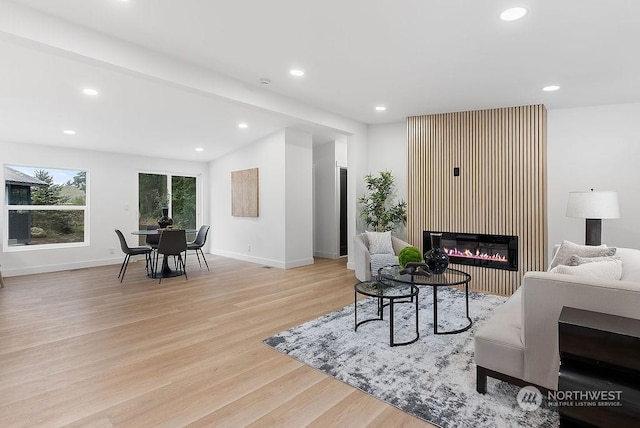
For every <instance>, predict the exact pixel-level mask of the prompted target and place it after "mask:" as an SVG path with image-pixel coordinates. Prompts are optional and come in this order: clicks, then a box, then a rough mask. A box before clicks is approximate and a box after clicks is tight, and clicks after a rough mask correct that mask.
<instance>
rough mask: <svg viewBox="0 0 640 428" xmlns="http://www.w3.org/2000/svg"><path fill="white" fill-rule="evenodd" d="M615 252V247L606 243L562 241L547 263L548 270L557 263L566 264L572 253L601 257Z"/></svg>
mask: <svg viewBox="0 0 640 428" xmlns="http://www.w3.org/2000/svg"><path fill="white" fill-rule="evenodd" d="M615 253H616V249H615V248H609V247H607V246H606V245H600V246H593V245H580V244H575V243H573V242H570V241H562V244H561V245H560V248H558V251H557V252H556V255H555V257H554V258H553V260H552V261H551V264H550V265H549V271H551V269H553V268H554V267H556V266H558V265H566V264H567V263H568V262H569V260H570V259H571V256H573V255H576V256H580V257H603V256H613V255H614V254H615Z"/></svg>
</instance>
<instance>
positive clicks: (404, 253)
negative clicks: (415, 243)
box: [398, 246, 422, 268]
mask: <svg viewBox="0 0 640 428" xmlns="http://www.w3.org/2000/svg"><path fill="white" fill-rule="evenodd" d="M421 261H422V253H421V252H420V250H418V249H417V248H416V247H411V246H409V247H404V248H403V249H402V250H400V253H398V263H400V266H402V267H403V268H404V267H406V266H407V263H411V262H415V263H420V262H421Z"/></svg>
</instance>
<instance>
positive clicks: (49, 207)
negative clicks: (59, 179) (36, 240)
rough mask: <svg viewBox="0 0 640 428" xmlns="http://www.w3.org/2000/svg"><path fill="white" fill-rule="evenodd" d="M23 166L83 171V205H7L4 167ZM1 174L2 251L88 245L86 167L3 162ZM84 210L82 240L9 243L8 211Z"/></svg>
mask: <svg viewBox="0 0 640 428" xmlns="http://www.w3.org/2000/svg"><path fill="white" fill-rule="evenodd" d="M5 166H7V167H9V168H11V167H24V168H35V169H42V170H52V169H56V170H67V171H78V172H80V171H82V172H84V173H85V199H84V205H9V195H8V194H7V192H6V189H7V185H6V180H7V178H6V176H5V174H4V167H5ZM2 171H3V172H2V175H3V177H4V179H3V184H4V190H3V192H4V200H3V203H2V205H3V215H4V219H3V223H4V224H3V230H4V235H3V242H2V250H3V251H4V252H20V251H36V250H52V249H64V248H78V247H88V246H90V245H91V242H90V230H89V229H90V228H89V220H90V218H91V217H90V215H89V205H90V204H89V198H90V175H91V174H90V171H89V170H88V169H86V168H71V167H53V166H34V165H25V164H16V163H4V164H3V166H2ZM82 210H84V216H83V222H84V228H83V229H84V239H83V241H82V242H59V243H52V244H36V245H9V212H10V211H82Z"/></svg>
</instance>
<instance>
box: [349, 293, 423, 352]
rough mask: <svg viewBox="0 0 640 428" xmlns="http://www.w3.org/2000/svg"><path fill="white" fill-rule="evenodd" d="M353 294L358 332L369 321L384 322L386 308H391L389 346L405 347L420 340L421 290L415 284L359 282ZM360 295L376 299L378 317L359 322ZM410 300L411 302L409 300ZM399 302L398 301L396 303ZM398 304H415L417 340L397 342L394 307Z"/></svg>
mask: <svg viewBox="0 0 640 428" xmlns="http://www.w3.org/2000/svg"><path fill="white" fill-rule="evenodd" d="M353 289H354V290H355V291H354V293H353V296H354V298H353V300H354V320H355V330H356V331H358V327H359V326H361V325H362V324H364V323H367V322H369V321H383V320H384V318H383V309H384V307H385V306H389V345H390V346H403V345H409V344H411V343H414V342H415V341H416V340H418V339H419V338H420V332H419V331H418V293H419V292H420V289H418V287H416V286H415V285H413V284H410V283H405V282H397V283H396V282H394V281H387V282H386V283H382V282H378V281H365V282H359V283H357V284H356V285H354V287H353ZM358 294H362V295H364V296H368V297H375V298H376V299H377V301H378V317H377V318H369V319H366V320H363V321H360V322H358ZM385 299H386V300H388V301H389V303H384V300H385ZM398 299H403V300H398ZM407 299H409V300H407ZM396 300H398V301H396ZM396 303H414V304H415V309H416V337H415V339H412V340H409V341H407V342H396V341H395V340H394V334H393V306H394V304H396Z"/></svg>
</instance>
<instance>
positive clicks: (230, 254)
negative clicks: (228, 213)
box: [209, 248, 287, 269]
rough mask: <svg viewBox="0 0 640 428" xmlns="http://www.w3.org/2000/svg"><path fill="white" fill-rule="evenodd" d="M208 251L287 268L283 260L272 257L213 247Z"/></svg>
mask: <svg viewBox="0 0 640 428" xmlns="http://www.w3.org/2000/svg"><path fill="white" fill-rule="evenodd" d="M209 252H210V253H211V254H216V255H218V256H223V257H229V258H230V259H236V260H242V261H245V262H251V263H256V264H259V265H265V266H271V267H276V268H280V269H286V268H287V267H286V264H285V262H281V261H278V260H273V259H267V258H264V257H255V256H248V255H246V254H241V253H234V252H232V251H226V250H219V249H214V248H212V249H210V251H209Z"/></svg>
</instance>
